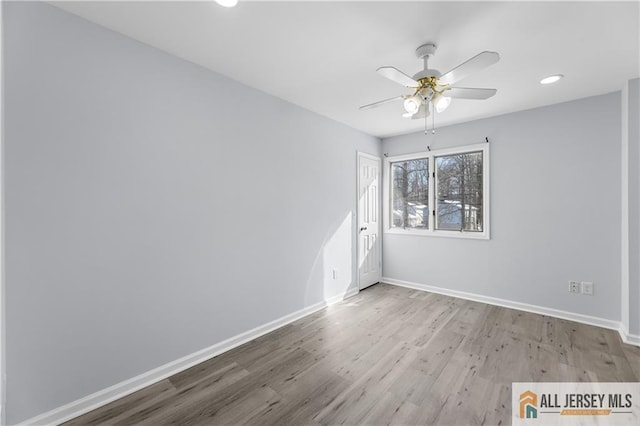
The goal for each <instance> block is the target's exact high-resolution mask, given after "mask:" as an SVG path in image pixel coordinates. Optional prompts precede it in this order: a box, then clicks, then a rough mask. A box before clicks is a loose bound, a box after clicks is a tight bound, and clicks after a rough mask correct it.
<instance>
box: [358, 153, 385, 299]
mask: <svg viewBox="0 0 640 426" xmlns="http://www.w3.org/2000/svg"><path fill="white" fill-rule="evenodd" d="M380 181H381V179H380V158H378V157H374V156H372V155H368V154H364V153H362V152H359V153H358V220H357V221H356V223H357V226H358V228H357V232H358V283H359V287H360V290H362V289H363V288H366V287H369V286H370V285H372V284H375V283H377V282H379V281H380V276H381V271H380V270H381V263H382V258H381V254H382V250H381V247H380V238H379V237H380V212H379V201H380Z"/></svg>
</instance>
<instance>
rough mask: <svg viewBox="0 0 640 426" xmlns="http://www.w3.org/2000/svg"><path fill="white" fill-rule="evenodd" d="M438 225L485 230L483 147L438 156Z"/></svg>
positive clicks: (466, 229)
mask: <svg viewBox="0 0 640 426" xmlns="http://www.w3.org/2000/svg"><path fill="white" fill-rule="evenodd" d="M435 163H436V192H437V202H436V215H435V216H436V229H439V230H447V231H466V232H482V231H483V219H484V218H483V212H484V208H483V207H484V202H483V201H484V197H483V189H484V184H483V182H484V179H483V166H482V151H476V152H465V153H459V154H451V155H443V156H436V157H435Z"/></svg>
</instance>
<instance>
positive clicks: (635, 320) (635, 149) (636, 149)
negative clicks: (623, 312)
mask: <svg viewBox="0 0 640 426" xmlns="http://www.w3.org/2000/svg"><path fill="white" fill-rule="evenodd" d="M628 89H629V91H628V93H629V105H628V108H629V129H628V132H629V332H630V333H631V334H635V335H640V166H639V165H640V122H639V121H638V117H639V116H640V108H639V107H638V103H639V98H640V79H637V78H636V79H635V80H631V81H629V86H628Z"/></svg>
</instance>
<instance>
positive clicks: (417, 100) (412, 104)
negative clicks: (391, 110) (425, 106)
mask: <svg viewBox="0 0 640 426" xmlns="http://www.w3.org/2000/svg"><path fill="white" fill-rule="evenodd" d="M420 105H422V96H420V95H417V94H416V95H413V96H410V97H408V98H407V99H405V100H404V110H405V111H407V113H409V114H410V115H413V114H415V113H416V112H418V110H419V109H420Z"/></svg>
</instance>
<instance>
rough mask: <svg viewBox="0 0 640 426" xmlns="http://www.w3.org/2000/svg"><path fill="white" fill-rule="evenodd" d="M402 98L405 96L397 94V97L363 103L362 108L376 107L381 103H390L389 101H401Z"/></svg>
mask: <svg viewBox="0 0 640 426" xmlns="http://www.w3.org/2000/svg"><path fill="white" fill-rule="evenodd" d="M401 99H404V96H396V97H395V98H389V99H385V100H384V101H378V102H374V103H372V104H367V105H362V106H361V107H360V109H369V108H375V107H379V106H380V105H384V104H388V103H391V102H395V101H399V100H401Z"/></svg>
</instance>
